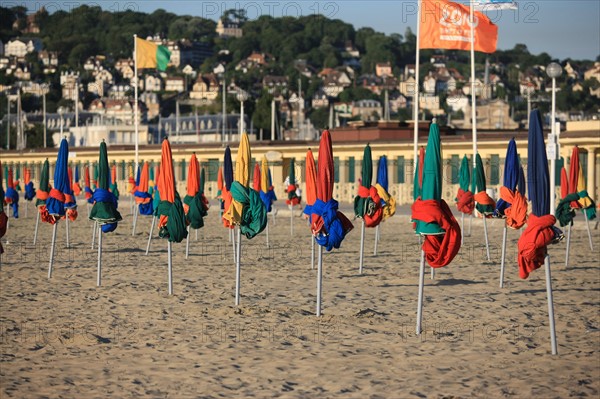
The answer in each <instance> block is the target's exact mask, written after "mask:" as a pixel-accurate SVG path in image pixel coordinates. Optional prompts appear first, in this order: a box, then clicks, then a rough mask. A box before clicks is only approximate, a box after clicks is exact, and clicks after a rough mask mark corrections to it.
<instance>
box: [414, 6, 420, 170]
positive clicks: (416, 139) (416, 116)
mask: <svg viewBox="0 0 600 399" xmlns="http://www.w3.org/2000/svg"><path fill="white" fill-rule="evenodd" d="M420 47H421V1H417V51H416V60H415V94H414V96H413V120H414V124H415V130H414V138H413V140H414V142H413V147H414V148H413V151H414V155H413V160H414V165H413V170H414V171H415V173H416V170H417V147H418V145H419V58H420V56H421V49H420Z"/></svg>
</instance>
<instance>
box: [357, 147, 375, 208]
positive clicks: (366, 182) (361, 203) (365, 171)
mask: <svg viewBox="0 0 600 399" xmlns="http://www.w3.org/2000/svg"><path fill="white" fill-rule="evenodd" d="M361 180H362V185H363V186H364V187H366V188H371V181H372V180H373V156H372V155H371V146H369V145H368V144H367V145H366V146H365V150H364V151H363V160H362V172H361ZM372 204H373V200H372V199H371V198H370V197H361V196H360V195H357V196H356V197H354V215H356V217H359V218H362V217H364V216H365V213H367V209H368V208H369V206H372Z"/></svg>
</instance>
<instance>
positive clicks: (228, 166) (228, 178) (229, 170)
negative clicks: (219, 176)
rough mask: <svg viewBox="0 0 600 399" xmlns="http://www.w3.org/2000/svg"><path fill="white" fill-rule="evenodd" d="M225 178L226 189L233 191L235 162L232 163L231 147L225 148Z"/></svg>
mask: <svg viewBox="0 0 600 399" xmlns="http://www.w3.org/2000/svg"><path fill="white" fill-rule="evenodd" d="M223 177H224V178H225V187H226V188H227V190H231V183H233V162H232V161H231V149H230V148H229V146H227V148H225V157H224V159H223Z"/></svg>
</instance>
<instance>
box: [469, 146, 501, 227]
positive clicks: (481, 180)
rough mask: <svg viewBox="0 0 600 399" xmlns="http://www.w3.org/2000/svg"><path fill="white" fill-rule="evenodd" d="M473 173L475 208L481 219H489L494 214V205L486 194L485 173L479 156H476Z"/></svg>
mask: <svg viewBox="0 0 600 399" xmlns="http://www.w3.org/2000/svg"><path fill="white" fill-rule="evenodd" d="M475 162H476V164H475V170H474V171H473V184H472V191H473V193H474V199H475V207H476V208H477V211H478V212H479V213H480V214H481V215H482V216H483V217H490V216H491V215H493V213H494V207H495V206H496V203H495V202H494V200H493V199H492V198H490V196H489V195H488V194H487V192H486V189H487V187H486V182H485V171H484V169H483V162H482V160H481V155H479V154H477V157H476V159H475Z"/></svg>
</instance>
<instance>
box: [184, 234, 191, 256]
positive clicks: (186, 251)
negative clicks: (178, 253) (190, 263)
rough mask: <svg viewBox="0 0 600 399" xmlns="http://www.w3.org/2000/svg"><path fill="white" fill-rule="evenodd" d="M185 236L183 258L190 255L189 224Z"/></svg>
mask: <svg viewBox="0 0 600 399" xmlns="http://www.w3.org/2000/svg"><path fill="white" fill-rule="evenodd" d="M187 232H188V233H187V238H186V239H185V258H186V259H187V258H188V257H189V256H190V226H187Z"/></svg>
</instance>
